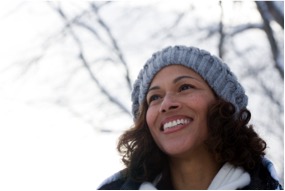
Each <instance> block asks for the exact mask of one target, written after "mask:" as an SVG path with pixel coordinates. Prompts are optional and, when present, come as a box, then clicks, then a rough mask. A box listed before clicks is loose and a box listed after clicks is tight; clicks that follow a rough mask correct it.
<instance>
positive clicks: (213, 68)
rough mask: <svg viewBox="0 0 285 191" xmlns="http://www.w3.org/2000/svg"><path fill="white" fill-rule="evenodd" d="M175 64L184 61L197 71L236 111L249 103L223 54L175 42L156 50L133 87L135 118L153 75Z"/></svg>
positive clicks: (187, 65) (181, 63) (180, 63)
mask: <svg viewBox="0 0 285 191" xmlns="http://www.w3.org/2000/svg"><path fill="white" fill-rule="evenodd" d="M173 64H178V65H183V66H186V67H187V68H191V69H192V70H194V71H195V72H197V73H198V74H199V75H200V76H201V77H202V78H203V79H204V80H205V81H206V82H207V83H208V85H209V86H210V87H211V88H212V89H213V91H214V92H215V93H216V94H217V95H218V96H219V97H220V98H222V99H223V100H225V101H227V102H230V103H232V104H233V105H234V106H235V109H236V111H235V112H236V113H235V114H237V113H238V112H239V111H240V110H241V109H244V108H245V107H246V106H247V96H246V95H245V91H244V89H243V87H242V86H241V84H240V83H239V82H238V81H237V78H236V76H235V75H234V74H233V73H232V72H231V71H230V69H229V67H228V66H227V65H226V64H225V63H224V62H223V61H222V60H221V59H220V58H218V57H216V56H213V55H211V54H210V53H209V52H207V51H205V50H201V49H198V48H195V47H186V46H174V47H167V48H164V49H162V50H161V51H158V52H156V53H154V54H153V55H152V57H151V58H150V59H149V60H148V61H147V62H146V64H145V65H144V67H143V69H141V71H140V72H139V75H138V78H137V80H136V81H135V83H134V87H133V91H132V114H133V117H134V119H136V117H137V115H138V110H139V106H140V104H142V103H143V102H144V100H145V97H146V94H147V92H148V89H149V86H150V84H151V82H152V79H153V78H154V76H155V75H156V74H157V73H158V72H159V71H160V70H161V69H162V68H164V67H166V66H169V65H173Z"/></svg>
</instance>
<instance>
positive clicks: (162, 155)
mask: <svg viewBox="0 0 285 191" xmlns="http://www.w3.org/2000/svg"><path fill="white" fill-rule="evenodd" d="M132 102H133V105H132V111H133V115H134V126H133V127H132V128H131V129H130V130H128V131H126V132H125V133H124V134H123V135H122V136H121V137H120V140H119V143H118V147H117V148H118V151H119V152H120V153H121V154H122V156H123V158H122V161H123V162H124V164H125V165H126V169H124V170H122V171H120V172H118V173H116V174H114V175H113V176H112V177H110V178H109V179H107V180H106V181H105V182H103V183H102V185H101V186H100V187H99V189H133V190H134V189H167V190H169V189H183V190H187V189H189V190H190V189H195V190H197V189H228V190H229V189H282V187H281V185H280V184H279V182H278V180H277V178H276V175H275V174H276V173H275V170H274V168H273V165H272V163H271V162H270V161H269V160H267V159H266V158H264V155H265V149H266V143H265V141H264V140H262V139H261V138H260V137H259V136H258V135H257V133H256V132H255V131H254V130H253V127H252V126H251V125H248V122H249V120H250V118H251V114H250V111H249V110H247V109H246V106H247V96H246V95H245V92H244V89H243V87H242V86H241V84H240V83H239V82H238V81H237V78H236V77H235V76H234V74H233V73H232V72H231V71H230V69H229V68H228V66H227V65H226V64H224V63H223V61H222V60H220V59H219V58H217V57H215V56H213V55H211V54H210V53H209V52H207V51H204V50H200V49H198V48H194V47H185V46H175V47H168V48H165V49H163V50H162V51H159V52H157V53H155V54H153V56H152V57H151V58H150V59H149V60H148V61H147V63H146V64H145V66H144V68H143V69H142V70H141V71H140V73H139V76H138V78H137V80H136V82H135V84H134V89H133V92H132Z"/></svg>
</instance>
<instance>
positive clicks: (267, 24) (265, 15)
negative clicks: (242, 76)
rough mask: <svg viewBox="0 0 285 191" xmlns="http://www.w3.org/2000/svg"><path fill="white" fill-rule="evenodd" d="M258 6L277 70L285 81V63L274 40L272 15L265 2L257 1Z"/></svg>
mask: <svg viewBox="0 0 285 191" xmlns="http://www.w3.org/2000/svg"><path fill="white" fill-rule="evenodd" d="M255 3H256V5H257V9H258V11H259V13H260V15H261V17H262V19H263V25H264V31H265V33H266V35H267V38H268V41H269V44H270V47H271V52H272V55H273V60H274V62H275V65H274V66H275V68H276V69H277V71H278V72H279V74H280V76H281V77H282V78H283V79H284V63H283V62H282V60H281V59H280V57H281V54H280V50H279V48H278V45H277V42H276V40H275V38H274V34H273V30H272V28H271V26H270V18H269V17H270V15H269V12H268V9H267V6H266V3H265V2H263V1H256V2H255Z"/></svg>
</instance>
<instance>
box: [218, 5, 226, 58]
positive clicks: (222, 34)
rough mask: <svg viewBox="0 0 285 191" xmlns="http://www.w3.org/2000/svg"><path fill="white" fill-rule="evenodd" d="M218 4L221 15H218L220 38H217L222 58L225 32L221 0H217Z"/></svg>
mask: <svg viewBox="0 0 285 191" xmlns="http://www.w3.org/2000/svg"><path fill="white" fill-rule="evenodd" d="M219 5H220V10H221V17H220V23H219V33H220V39H219V45H218V50H219V57H220V58H223V56H224V39H225V33H224V23H223V19H224V11H223V5H222V1H220V2H219Z"/></svg>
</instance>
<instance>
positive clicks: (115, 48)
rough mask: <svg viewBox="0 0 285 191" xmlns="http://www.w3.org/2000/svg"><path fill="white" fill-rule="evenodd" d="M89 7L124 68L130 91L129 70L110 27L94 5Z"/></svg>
mask: <svg viewBox="0 0 285 191" xmlns="http://www.w3.org/2000/svg"><path fill="white" fill-rule="evenodd" d="M91 7H92V9H93V10H94V12H95V13H96V15H97V18H98V22H99V24H100V25H101V26H102V27H103V28H104V29H105V31H106V32H107V34H108V36H109V38H110V39H111V42H112V45H113V47H114V50H115V52H116V54H117V55H118V57H119V60H120V61H121V63H122V64H123V65H124V68H125V71H126V75H125V79H126V81H127V84H128V87H129V90H131V89H132V82H131V78H130V72H129V68H128V65H127V62H126V60H125V58H124V56H123V53H122V50H121V48H120V47H119V45H118V43H117V41H116V40H115V38H114V35H113V34H112V32H111V29H110V27H109V26H108V25H107V24H106V22H105V21H104V20H103V19H102V18H101V16H100V15H99V11H98V7H97V6H96V4H95V3H91Z"/></svg>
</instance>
